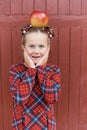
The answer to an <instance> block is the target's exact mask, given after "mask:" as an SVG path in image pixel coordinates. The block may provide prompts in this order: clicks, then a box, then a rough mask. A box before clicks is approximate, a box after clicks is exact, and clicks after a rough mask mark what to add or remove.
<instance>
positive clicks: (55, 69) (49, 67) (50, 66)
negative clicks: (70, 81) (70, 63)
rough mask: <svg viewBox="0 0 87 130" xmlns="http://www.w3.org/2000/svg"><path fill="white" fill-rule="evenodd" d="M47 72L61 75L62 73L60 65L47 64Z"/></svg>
mask: <svg viewBox="0 0 87 130" xmlns="http://www.w3.org/2000/svg"><path fill="white" fill-rule="evenodd" d="M45 70H46V71H52V72H57V73H61V72H60V67H59V66H58V65H54V64H47V65H46V67H45Z"/></svg>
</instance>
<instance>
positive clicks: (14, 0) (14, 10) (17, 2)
mask: <svg viewBox="0 0 87 130" xmlns="http://www.w3.org/2000/svg"><path fill="white" fill-rule="evenodd" d="M22 4H23V3H22V0H11V14H22V13H23V7H22Z"/></svg>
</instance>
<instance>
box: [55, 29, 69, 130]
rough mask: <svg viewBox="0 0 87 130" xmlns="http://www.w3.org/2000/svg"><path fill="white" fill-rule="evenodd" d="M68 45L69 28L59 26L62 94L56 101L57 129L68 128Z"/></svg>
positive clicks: (65, 129) (64, 129)
mask: <svg viewBox="0 0 87 130" xmlns="http://www.w3.org/2000/svg"><path fill="white" fill-rule="evenodd" d="M69 46H70V45H69V28H62V27H61V28H59V66H60V69H61V86H62V95H61V96H60V99H59V102H58V119H57V121H58V122H57V124H58V126H57V128H58V130H67V129H68V124H67V123H68V100H69V99H68V95H69V94H68V89H69Z"/></svg>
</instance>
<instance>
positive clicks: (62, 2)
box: [58, 0, 69, 15]
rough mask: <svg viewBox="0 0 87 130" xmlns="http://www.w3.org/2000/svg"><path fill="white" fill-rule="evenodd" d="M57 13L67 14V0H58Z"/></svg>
mask: <svg viewBox="0 0 87 130" xmlns="http://www.w3.org/2000/svg"><path fill="white" fill-rule="evenodd" d="M58 14H65V15H67V14H69V0H67V1H66V0H59V3H58Z"/></svg>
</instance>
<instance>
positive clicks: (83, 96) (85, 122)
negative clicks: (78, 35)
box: [79, 28, 87, 130]
mask: <svg viewBox="0 0 87 130" xmlns="http://www.w3.org/2000/svg"><path fill="white" fill-rule="evenodd" d="M81 59H82V61H81V89H80V112H79V114H80V115H79V117H80V118H79V130H87V28H83V29H82V57H81Z"/></svg>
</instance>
